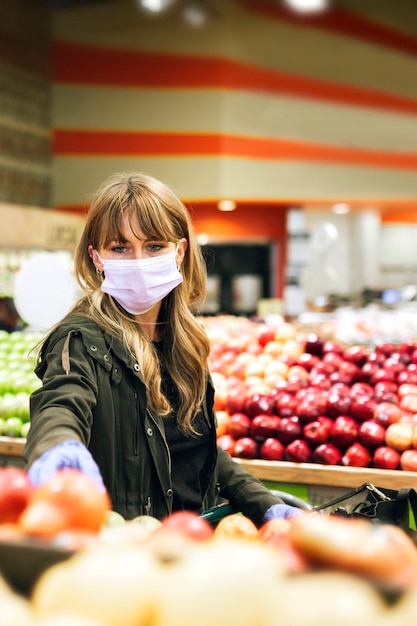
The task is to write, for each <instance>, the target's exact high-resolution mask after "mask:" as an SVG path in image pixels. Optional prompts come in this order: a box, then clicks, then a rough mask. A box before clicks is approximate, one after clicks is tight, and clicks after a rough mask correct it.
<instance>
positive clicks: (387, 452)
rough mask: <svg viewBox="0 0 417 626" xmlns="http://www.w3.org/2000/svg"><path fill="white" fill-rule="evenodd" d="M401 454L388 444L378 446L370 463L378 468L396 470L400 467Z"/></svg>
mask: <svg viewBox="0 0 417 626" xmlns="http://www.w3.org/2000/svg"><path fill="white" fill-rule="evenodd" d="M400 461H401V454H400V453H399V452H398V450H394V448H390V447H389V446H380V447H379V448H377V449H376V450H375V452H374V455H373V457H372V465H373V466H374V467H376V468H378V469H388V470H396V469H398V468H399V467H400Z"/></svg>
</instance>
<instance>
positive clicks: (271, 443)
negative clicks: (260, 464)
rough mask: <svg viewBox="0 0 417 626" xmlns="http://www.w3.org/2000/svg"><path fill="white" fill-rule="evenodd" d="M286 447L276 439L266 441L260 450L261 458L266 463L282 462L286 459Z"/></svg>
mask: <svg viewBox="0 0 417 626" xmlns="http://www.w3.org/2000/svg"><path fill="white" fill-rule="evenodd" d="M284 450H285V448H284V445H283V444H282V443H281V442H280V441H279V439H276V438H275V437H269V438H268V439H265V441H264V442H263V443H262V445H261V448H260V457H261V459H264V460H265V461H282V460H283V458H284Z"/></svg>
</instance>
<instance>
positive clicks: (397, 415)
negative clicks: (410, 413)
mask: <svg viewBox="0 0 417 626" xmlns="http://www.w3.org/2000/svg"><path fill="white" fill-rule="evenodd" d="M402 415H403V411H402V409H401V408H400V407H399V406H397V405H396V404H393V403H392V402H379V403H378V404H377V406H376V409H375V414H374V419H375V420H376V421H377V422H378V424H382V426H385V428H387V427H388V426H389V425H390V424H394V423H395V422H399V421H400V419H401V417H402Z"/></svg>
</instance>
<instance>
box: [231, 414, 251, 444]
mask: <svg viewBox="0 0 417 626" xmlns="http://www.w3.org/2000/svg"><path fill="white" fill-rule="evenodd" d="M227 429H228V432H229V435H231V436H232V437H233V439H235V440H237V439H240V438H241V437H247V436H248V435H249V433H250V429H251V419H250V417H249V416H248V415H246V413H234V414H233V415H231V416H230V419H229V424H228V428H227Z"/></svg>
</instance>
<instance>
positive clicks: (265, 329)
mask: <svg viewBox="0 0 417 626" xmlns="http://www.w3.org/2000/svg"><path fill="white" fill-rule="evenodd" d="M275 333H276V328H275V326H272V325H269V324H260V325H259V326H258V327H257V328H256V329H255V337H256V339H257V340H258V343H259V345H260V346H262V347H264V346H266V344H267V343H269V342H270V341H273V340H274V339H275Z"/></svg>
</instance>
